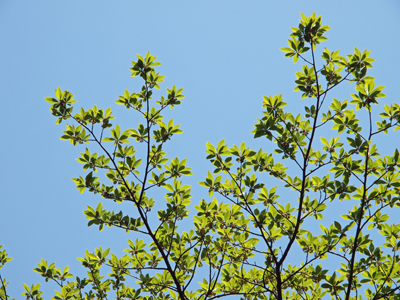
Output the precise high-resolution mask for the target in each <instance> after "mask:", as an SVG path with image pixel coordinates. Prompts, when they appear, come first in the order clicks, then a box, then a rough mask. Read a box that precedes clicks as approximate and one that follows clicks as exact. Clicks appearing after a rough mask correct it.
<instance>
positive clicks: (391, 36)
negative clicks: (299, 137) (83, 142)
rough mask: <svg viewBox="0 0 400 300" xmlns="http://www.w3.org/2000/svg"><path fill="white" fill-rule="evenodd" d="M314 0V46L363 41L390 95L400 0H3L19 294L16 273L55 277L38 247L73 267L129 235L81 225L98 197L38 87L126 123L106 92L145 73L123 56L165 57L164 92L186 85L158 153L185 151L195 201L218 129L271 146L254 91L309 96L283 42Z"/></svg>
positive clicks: (1, 179)
mask: <svg viewBox="0 0 400 300" xmlns="http://www.w3.org/2000/svg"><path fill="white" fill-rule="evenodd" d="M314 11H315V12H316V13H317V15H322V21H323V24H327V25H329V26H331V30H330V31H329V32H328V33H327V37H328V38H329V40H328V41H327V42H325V43H324V44H322V46H320V51H322V50H323V47H327V48H328V49H329V50H331V51H332V50H337V49H339V50H340V53H341V55H345V54H350V53H353V49H354V46H356V47H358V48H359V49H360V50H364V49H368V50H371V51H372V52H371V56H372V57H373V58H375V59H376V62H375V63H374V64H373V65H374V69H373V70H372V71H371V72H370V73H371V75H372V76H374V77H375V78H376V83H377V85H385V86H386V88H385V90H384V92H385V94H386V95H387V98H386V99H385V100H384V101H386V102H388V103H391V102H396V101H399V100H398V99H399V92H398V89H397V88H398V75H397V74H398V71H397V70H399V69H400V61H399V59H398V49H399V39H398V37H399V33H398V29H399V28H400V18H399V16H400V2H398V1H395V0H392V1H389V0H388V1H383V0H382V1H365V0H364V1H288V0H287V1H94V0H85V1H78V0H69V1H50V0H49V1H42V0H36V1H20V0H2V1H0V28H2V30H0V41H1V45H0V82H1V84H0V95H1V96H0V97H1V118H0V122H1V127H2V134H1V135H2V145H1V147H0V157H1V166H2V172H1V173H0V194H1V196H0V204H1V206H0V226H1V231H0V244H4V245H5V248H6V249H7V252H8V253H9V254H10V256H11V257H13V258H14V260H13V261H12V262H10V263H9V264H8V265H7V266H6V267H4V268H3V269H2V270H1V275H2V276H3V277H6V278H7V281H10V282H11V283H10V285H9V289H8V291H9V294H11V295H12V296H13V297H16V298H17V299H19V298H20V297H22V296H20V295H21V293H22V292H23V288H22V283H23V282H24V283H26V284H28V285H30V284H33V283H38V282H40V283H42V287H43V289H42V290H43V291H45V296H46V298H48V299H49V298H50V296H52V295H53V294H52V291H53V290H54V288H55V286H54V285H52V284H44V285H43V283H44V280H43V279H42V278H41V277H40V275H38V274H36V273H34V272H32V271H31V270H32V269H33V268H35V267H36V262H39V261H40V259H41V258H44V259H46V260H47V261H49V262H53V261H54V262H57V265H59V266H60V267H64V266H66V265H70V271H71V272H72V273H74V274H82V271H83V268H82V267H80V264H79V262H78V261H77V260H76V257H82V256H83V255H84V253H85V250H86V249H89V250H90V251H92V250H94V248H95V247H98V246H103V248H108V247H111V248H112V251H113V252H115V253H116V254H118V255H121V254H122V253H121V250H122V249H125V247H126V244H127V243H126V239H127V238H130V239H133V240H134V239H135V237H134V236H133V235H126V234H125V233H123V232H119V231H118V230H115V229H114V230H112V229H109V230H105V231H103V232H101V233H99V232H98V230H97V229H96V228H95V227H90V228H88V227H87V225H86V224H87V222H86V220H85V217H84V215H83V214H82V211H83V210H85V209H86V205H91V206H96V205H97V202H98V199H97V198H96V197H92V196H91V195H89V194H88V193H85V194H83V195H79V192H78V191H77V190H76V189H75V184H74V183H73V182H72V181H71V178H72V177H77V176H79V175H81V174H82V171H81V165H80V164H79V163H77V162H76V161H75V158H77V157H79V150H81V151H83V150H84V148H83V147H81V148H73V147H72V146H70V144H69V143H68V142H65V141H61V140H60V139H59V137H60V136H61V134H62V130H63V129H64V126H65V125H64V123H63V124H62V125H59V126H55V125H54V123H55V119H54V118H53V117H52V116H51V114H50V112H49V105H48V103H46V102H45V101H44V99H43V97H45V96H53V94H54V89H55V88H57V87H58V86H60V87H61V89H63V90H65V89H68V90H69V91H71V92H72V93H73V94H74V95H75V98H76V99H77V100H78V103H77V107H80V106H83V107H84V108H90V107H92V106H93V105H94V104H97V105H98V106H99V107H102V108H107V107H112V110H113V113H114V115H115V116H117V118H118V116H120V117H119V118H118V119H117V122H118V123H119V124H120V125H121V126H123V127H128V126H130V124H131V123H130V120H132V119H134V118H136V117H137V115H134V114H132V112H131V111H129V112H127V111H126V109H124V108H123V107H121V106H117V105H116V104H115V103H114V101H115V100H117V98H118V95H120V94H122V93H123V91H124V90H125V89H126V88H127V89H129V91H131V92H133V91H138V90H139V88H140V86H141V81H140V79H134V78H131V77H130V71H129V68H130V67H131V60H133V59H135V58H136V53H139V54H142V55H145V54H146V52H147V51H151V53H152V54H153V55H156V56H158V60H159V61H160V62H162V64H163V65H162V66H161V67H160V68H159V71H160V72H161V74H163V75H166V80H165V82H164V83H163V84H162V86H161V88H162V90H164V91H165V88H167V87H169V88H170V87H171V86H172V85H173V84H175V85H176V86H177V87H178V88H180V87H183V88H184V94H185V96H186V98H185V99H184V102H183V104H182V105H181V106H179V107H177V109H174V110H173V111H172V112H168V117H173V118H174V120H175V123H177V124H181V128H182V129H183V130H184V134H182V135H180V136H179V137H176V138H175V139H174V140H173V141H172V143H171V144H170V145H169V146H168V148H167V153H168V154H169V157H175V156H178V157H180V158H185V157H186V158H188V165H189V166H190V167H192V168H193V169H192V171H193V173H194V176H192V177H190V178H187V179H185V183H186V184H191V185H193V188H192V192H193V195H194V197H193V198H192V200H193V202H194V203H196V202H197V201H199V200H201V198H207V190H206V189H205V188H201V187H199V186H198V184H197V182H199V181H201V180H203V178H204V177H205V176H206V174H207V171H208V170H209V169H210V167H209V164H208V163H207V162H206V160H205V156H206V155H205V152H204V151H205V143H206V142H207V141H210V142H212V143H217V142H218V141H219V140H221V139H222V138H225V139H226V141H227V142H228V143H229V144H232V143H236V144H240V143H241V142H242V141H245V142H246V143H247V144H248V145H249V146H250V147H254V148H259V147H263V149H265V150H268V147H270V146H268V143H267V142H266V141H265V140H260V139H259V140H254V139H253V137H252V135H251V134H250V132H251V131H252V129H253V125H254V124H255V123H256V118H257V117H261V116H262V113H261V101H262V95H269V94H271V95H274V94H281V93H282V94H283V97H284V98H285V101H286V102H287V103H289V104H290V105H291V106H290V107H291V109H293V110H294V111H295V110H296V109H301V107H302V106H303V105H304V102H301V101H300V96H301V95H300V94H298V93H295V92H293V88H294V83H293V81H294V79H295V75H294V72H295V71H296V70H299V69H300V68H301V66H300V63H298V64H297V65H294V64H293V62H292V60H290V59H285V58H284V54H283V53H282V52H281V51H279V48H282V47H286V46H287V39H288V36H289V34H290V33H291V30H290V27H291V26H297V25H298V20H299V18H300V12H303V13H304V14H306V15H310V14H312V13H313V12H314ZM351 92H353V86H351V87H350V85H348V86H346V87H344V88H341V89H338V90H337V91H335V93H336V94H335V93H333V94H332V95H331V97H332V96H334V97H336V98H338V99H340V100H344V99H347V98H350V93H351ZM164 95H165V93H164ZM382 103H383V102H382ZM398 141H399V139H397V140H393V139H392V140H382V147H383V148H382V149H387V150H388V151H391V150H390V149H392V148H393V147H394V146H396V144H397V145H398V144H399V142H398ZM274 185H275V184H274Z"/></svg>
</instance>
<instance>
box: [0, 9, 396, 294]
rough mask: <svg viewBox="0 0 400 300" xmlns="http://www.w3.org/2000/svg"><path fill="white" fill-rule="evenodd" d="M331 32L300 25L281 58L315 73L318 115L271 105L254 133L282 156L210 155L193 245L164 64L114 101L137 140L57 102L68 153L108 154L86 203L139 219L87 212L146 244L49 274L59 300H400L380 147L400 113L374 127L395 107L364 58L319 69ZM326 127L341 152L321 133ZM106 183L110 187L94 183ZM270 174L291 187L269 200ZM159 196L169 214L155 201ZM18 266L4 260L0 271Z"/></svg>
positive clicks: (175, 94) (389, 188)
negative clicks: (137, 118)
mask: <svg viewBox="0 0 400 300" xmlns="http://www.w3.org/2000/svg"><path fill="white" fill-rule="evenodd" d="M329 29H330V28H329V26H327V25H322V24H321V17H317V16H316V15H315V14H313V15H311V16H310V17H306V16H305V15H303V14H302V15H301V20H300V24H299V26H298V27H293V28H292V31H293V33H292V34H291V35H290V38H291V39H289V41H288V44H289V47H285V48H282V49H281V50H282V51H283V52H284V53H285V56H286V57H292V58H293V62H294V63H297V62H298V60H299V59H300V60H301V61H303V62H304V65H303V66H302V69H301V71H299V72H297V73H296V80H295V84H296V87H295V91H300V92H301V93H302V95H301V98H302V99H303V98H304V99H308V100H307V101H308V102H307V104H306V106H305V107H304V109H305V111H304V113H299V114H296V115H295V114H292V113H290V112H287V111H285V110H284V108H285V106H286V105H287V104H286V103H285V102H284V101H283V97H282V95H275V96H264V97H263V109H264V111H263V117H262V118H261V119H259V120H258V122H257V124H256V125H255V129H254V131H253V132H252V133H253V134H254V137H255V138H266V139H268V140H269V141H272V142H273V143H272V145H274V146H273V147H274V148H275V149H274V150H273V152H272V153H269V152H264V151H263V150H262V149H259V150H252V149H250V148H248V147H247V146H246V144H245V143H244V142H243V143H241V144H240V146H237V145H233V146H231V147H229V146H228V145H227V144H226V143H225V141H224V140H222V141H220V142H219V143H218V145H216V146H215V145H212V144H211V143H207V145H206V147H207V150H206V152H207V154H208V156H207V159H208V160H209V161H210V163H211V164H212V169H213V170H212V172H209V173H208V175H207V177H206V179H205V181H202V182H200V185H202V186H204V187H206V188H207V189H208V190H209V195H210V196H213V195H214V194H216V195H217V197H218V199H217V198H213V199H210V200H209V201H207V200H202V201H200V203H198V204H197V205H196V206H195V208H196V210H197V215H196V216H194V217H193V228H192V229H190V230H188V231H182V230H180V229H178V224H181V223H180V222H182V221H183V219H185V218H188V216H189V210H188V208H189V205H190V198H191V194H190V187H189V186H187V185H184V184H183V183H182V181H181V177H182V175H185V176H190V175H192V174H191V172H190V168H189V167H188V166H187V165H186V159H178V158H173V159H170V158H167V157H166V153H165V152H164V146H165V144H166V143H167V142H168V143H169V142H170V140H171V139H172V137H173V136H174V135H176V134H180V133H182V130H181V129H179V125H175V124H174V122H173V119H171V120H168V121H165V122H164V121H163V120H164V118H163V116H162V114H161V113H162V112H163V110H164V109H165V108H167V107H170V108H171V109H172V108H175V106H178V105H180V104H181V101H182V99H183V98H184V96H183V94H182V89H178V88H176V87H175V86H173V87H172V88H170V89H167V95H166V96H165V97H164V96H161V98H160V99H159V100H157V101H154V100H153V99H152V97H153V92H154V90H155V89H160V87H159V84H161V82H163V79H164V76H162V75H160V74H159V73H156V70H155V68H156V67H157V66H159V65H160V63H158V62H156V57H155V56H152V55H151V54H150V53H147V55H146V56H145V57H144V58H143V57H142V56H140V55H138V60H137V61H134V62H133V67H132V68H131V71H132V76H139V77H141V78H142V79H143V81H144V83H143V86H142V89H141V90H140V91H139V92H133V93H131V92H129V91H127V90H125V92H124V93H123V95H121V96H119V99H118V100H117V101H116V103H117V104H119V105H124V106H125V107H126V108H127V109H133V110H135V111H136V113H137V114H140V115H141V116H142V117H143V119H144V121H143V123H141V124H139V125H138V126H137V128H128V129H121V128H120V126H119V125H118V124H116V125H113V124H112V123H111V122H112V120H114V116H113V115H112V112H111V109H110V108H108V109H98V108H97V106H94V107H93V108H92V109H88V110H84V109H82V108H81V109H80V111H79V113H76V114H73V104H74V103H75V102H76V101H75V100H74V96H73V95H72V94H71V93H70V92H69V91H61V89H60V88H58V89H56V93H55V94H56V97H55V98H53V97H46V98H45V99H46V101H48V102H50V103H51V109H50V110H51V112H52V114H53V115H54V116H55V117H57V122H56V123H57V124H59V123H61V122H62V121H67V120H69V121H74V122H75V124H76V125H67V128H66V130H65V131H64V135H63V136H62V137H61V139H63V140H69V141H70V142H71V143H72V144H73V145H74V146H76V145H79V144H88V145H89V144H91V143H95V144H97V145H98V146H99V147H100V148H101V152H102V153H101V154H99V153H97V152H94V153H93V152H92V151H91V150H90V149H89V148H85V150H84V152H82V153H81V157H80V158H78V159H77V160H78V161H79V162H80V163H82V164H83V170H84V171H86V170H88V171H90V172H89V173H87V175H86V176H80V177H77V178H74V179H73V181H74V182H75V183H76V186H77V189H78V190H79V191H80V193H83V192H84V191H86V190H87V191H89V192H92V193H94V194H98V195H100V196H101V197H102V198H104V199H105V200H104V201H109V202H115V203H116V204H119V203H122V202H130V203H131V204H132V206H133V207H135V208H136V210H135V214H134V215H128V214H125V213H124V212H122V211H119V212H115V211H110V210H107V209H104V208H103V205H102V202H100V203H99V204H98V205H97V207H91V206H88V208H87V210H86V211H84V214H85V215H86V218H87V219H88V225H89V226H91V225H95V226H98V227H99V230H103V228H104V227H105V226H107V227H117V228H120V229H123V230H125V231H126V232H129V233H130V234H133V235H134V236H135V238H134V240H133V239H132V240H128V248H127V249H126V250H125V252H126V254H125V255H124V256H122V257H118V256H117V255H115V254H113V253H110V250H109V249H105V250H103V249H102V248H98V249H95V251H93V252H89V251H87V252H86V253H85V256H84V257H83V258H79V260H80V261H81V262H82V265H83V266H84V267H85V268H86V269H87V276H86V277H85V278H79V277H75V278H73V275H72V274H71V273H69V269H68V267H66V268H64V269H63V270H61V269H60V268H58V267H56V265H55V264H54V263H53V264H48V263H47V262H46V261H44V260H42V261H41V262H40V263H38V268H36V269H34V271H35V272H38V273H40V274H41V275H42V276H43V277H44V278H45V280H46V281H49V280H51V281H54V282H56V283H57V284H58V285H59V289H58V291H56V295H55V296H54V297H53V298H52V299H108V298H110V297H113V296H112V295H114V297H115V298H116V299H198V300H206V299H215V298H220V297H224V296H233V295H239V296H240V297H241V298H242V299H249V300H250V299H400V296H399V290H400V286H399V279H400V264H399V255H398V248H399V245H400V241H399V232H400V224H389V223H388V219H389V214H388V211H389V210H390V209H395V208H398V207H399V206H400V200H399V192H400V182H399V178H398V177H399V162H400V161H399V151H398V150H397V149H396V150H395V151H394V153H393V154H392V155H381V154H380V153H379V152H378V147H377V145H376V143H375V142H376V137H377V136H378V135H382V134H387V133H388V132H389V130H391V129H394V131H395V130H398V129H399V128H400V126H399V122H400V105H398V104H392V105H387V104H385V105H384V106H383V111H382V112H380V113H379V115H378V114H377V113H376V111H377V110H379V109H380V107H379V106H377V105H378V100H379V98H382V97H385V95H384V94H383V93H382V90H383V87H382V86H377V87H376V86H375V80H374V78H373V77H371V76H367V71H368V69H370V68H372V62H373V61H374V59H372V58H370V51H367V50H365V51H363V52H361V51H359V50H358V49H357V48H355V51H354V53H353V54H349V55H347V56H346V57H345V56H340V55H339V51H330V50H328V49H326V48H325V49H324V50H323V51H321V59H322V61H321V62H322V64H319V63H318V62H317V55H316V50H317V46H318V45H319V44H320V43H321V42H323V41H325V40H327V38H326V37H325V33H326V32H327V31H328V30H329ZM306 55H308V57H306ZM344 82H349V83H352V84H354V85H355V90H356V93H354V94H351V97H352V99H351V100H350V101H348V100H342V101H340V100H337V99H335V98H333V99H332V101H331V103H329V104H328V103H327V102H328V100H327V99H328V98H327V95H328V93H331V92H332V91H333V90H334V88H335V87H337V86H338V85H339V84H341V83H344ZM364 123H365V124H364ZM329 124H330V125H331V126H332V131H330V133H331V134H333V135H334V137H333V138H330V139H328V138H327V137H325V136H326V132H327V131H326V130H325V131H323V128H325V127H327V126H329ZM361 124H362V125H363V126H361ZM108 133H109V134H108ZM324 135H325V136H324ZM131 142H133V143H135V147H136V145H138V146H143V147H144V152H145V155H144V156H143V157H142V158H137V157H136V156H135V153H136V150H135V149H136V148H134V147H133V146H128V145H127V144H129V143H131ZM98 171H100V172H99V173H101V172H103V173H104V175H105V176H103V177H104V178H101V177H100V176H101V175H99V176H96V173H97V172H98ZM262 173H264V174H269V175H270V176H271V177H273V178H275V179H276V180H277V181H278V182H281V183H282V184H281V185H280V186H278V185H277V186H269V185H268V186H267V185H266V182H267V180H265V179H264V178H265V176H264V174H262ZM330 174H331V175H330ZM268 182H271V181H269V180H268ZM282 186H283V187H285V189H286V190H290V191H291V192H290V193H291V194H290V195H292V196H291V197H289V199H285V200H278V198H279V195H278V189H279V187H282ZM160 187H161V188H163V189H165V200H164V199H159V197H158V196H157V198H156V199H153V198H152V196H151V194H150V192H151V191H153V190H154V189H157V188H160ZM343 200H345V202H343V205H341V206H340V207H343V208H344V209H345V210H346V209H347V207H348V205H347V204H351V206H353V208H351V209H350V210H348V211H347V212H346V211H344V213H343V214H342V215H341V219H336V220H334V221H333V222H330V220H329V217H330V216H331V215H334V212H333V211H332V210H328V208H330V207H332V205H333V204H334V203H335V202H337V201H343ZM165 201H166V203H165ZM346 203H347V204H346ZM164 204H165V205H164ZM155 215H156V217H155ZM324 216H325V217H328V218H325V219H324V224H325V225H323V224H322V223H323V221H322V219H323V218H324ZM327 219H328V221H327ZM155 220H156V221H155ZM326 222H329V224H327V223H326ZM317 225H319V229H318V226H317ZM131 232H132V233H131ZM139 236H142V238H140V237H139ZM137 237H138V238H137ZM379 239H382V240H384V242H383V244H379V243H377V242H376V241H377V240H379ZM7 260H9V258H7V255H6V254H5V251H3V252H2V256H1V262H2V264H4V263H5V262H7ZM297 260H299V262H297ZM327 262H328V263H327ZM338 263H340V266H336V265H337V264H338ZM326 266H329V269H327V268H326ZM332 266H336V267H333V268H332ZM102 267H106V268H107V267H108V269H109V273H108V275H107V276H103V275H100V269H101V268H102ZM1 284H2V290H1V292H0V298H1V299H8V296H7V295H6V283H5V281H4V280H3V279H1ZM39 287H40V285H35V286H32V287H28V286H27V285H24V288H25V290H26V292H25V293H24V295H25V296H26V297H27V299H42V298H41V292H40V290H39Z"/></svg>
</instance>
